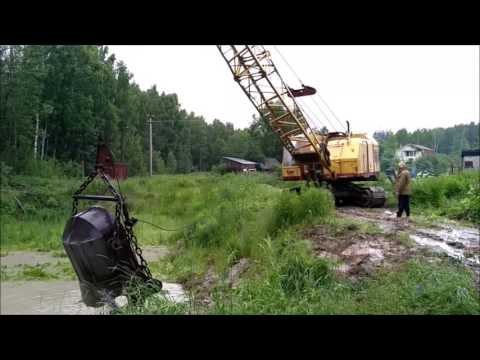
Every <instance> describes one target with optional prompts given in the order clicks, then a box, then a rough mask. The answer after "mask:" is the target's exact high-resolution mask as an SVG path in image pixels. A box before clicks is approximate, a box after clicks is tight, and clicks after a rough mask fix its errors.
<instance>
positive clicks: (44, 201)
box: [1, 174, 480, 314]
mask: <svg viewBox="0 0 480 360" xmlns="http://www.w3.org/2000/svg"><path fill="white" fill-rule="evenodd" d="M427 180H429V179H427ZM81 181H82V179H77V180H72V179H62V180H56V179H42V178H27V177H12V178H10V179H9V181H8V184H6V185H5V184H2V199H1V211H2V215H1V221H2V227H1V245H2V253H4V252H7V251H9V250H18V249H33V250H43V251H48V250H54V251H57V252H58V251H61V250H62V243H61V234H62V231H63V226H64V224H65V222H66V220H67V219H68V216H69V215H70V211H71V198H70V196H71V194H72V192H73V191H74V190H76V189H77V187H78V186H79V184H80V183H81ZM422 181H423V180H422ZM4 185H5V186H4ZM291 186H292V184H288V183H283V182H281V181H279V180H278V179H277V178H275V177H273V176H269V175H263V174H252V175H232V174H229V175H224V176H220V175H214V174H195V175H183V176H181V175H178V176H169V175H164V176H154V177H153V178H131V179H129V180H127V181H126V182H122V183H121V190H122V192H123V193H124V194H125V195H126V197H127V201H128V204H129V207H130V212H131V214H132V216H134V217H136V218H139V219H141V220H145V221H148V222H152V223H154V224H158V225H160V226H162V227H163V228H168V229H170V230H173V231H168V230H160V229H158V228H155V227H153V226H151V225H148V224H145V223H142V222H139V223H138V224H137V225H136V228H135V230H136V234H137V237H138V239H139V241H140V244H141V245H147V244H151V245H167V246H168V247H169V249H170V254H169V255H168V256H167V257H166V258H165V259H163V260H161V261H158V262H155V263H152V264H151V268H152V271H153V273H154V274H155V275H156V276H157V277H158V278H160V279H162V280H168V281H175V282H180V283H182V284H184V285H185V287H187V288H188V289H189V290H191V291H192V292H193V294H194V295H195V296H197V297H200V296H201V294H200V293H199V286H198V285H199V284H200V285H201V282H202V279H204V278H205V277H206V276H208V274H209V273H211V274H214V275H215V279H216V281H215V284H214V286H213V287H212V293H213V305H212V306H210V307H206V306H203V305H199V304H197V303H195V304H189V305H173V304H170V303H166V302H165V301H162V300H151V301H150V302H149V303H148V304H147V306H146V307H142V308H135V307H128V308H126V309H124V310H122V313H135V314H137V313H149V314H150V313H155V314H165V313H169V314H170V313H173V314H178V313H202V314H204V313H214V314H231V313H235V314H279V313H281V314H314V313H315V314H366V313H378V314H385V313H401V314H405V313H414V314H417V313H418V314H431V313H436V314H437V313H441V314H443V313H451V314H456V313H462V314H464V313H480V305H479V304H480V302H479V298H478V293H477V291H476V290H475V288H474V283H473V279H472V274H471V273H470V272H469V271H468V270H466V269H464V268H463V267H461V266H459V265H455V264H450V263H448V262H442V263H440V264H430V263H428V262H426V261H424V260H422V259H421V258H419V259H412V260H411V261H410V262H408V263H406V264H404V265H402V266H401V267H399V268H396V269H394V270H391V271H385V272H381V273H378V274H376V275H375V276H373V277H371V278H369V279H367V280H364V281H360V282H358V283H353V282H351V281H349V280H346V279H343V278H341V277H339V276H338V275H337V272H336V271H335V267H336V266H338V264H336V263H335V262H333V261H330V260H326V259H324V258H318V257H317V256H315V255H314V253H313V251H312V244H311V243H310V242H309V241H307V240H305V239H304V238H303V237H302V235H301V234H302V230H303V229H305V228H308V227H310V226H311V225H312V224H316V225H318V224H328V226H330V227H333V228H335V227H338V228H340V227H342V226H348V224H344V221H343V222H342V221H340V220H339V219H337V218H336V217H335V209H334V206H333V199H332V197H331V194H330V193H329V192H327V191H324V190H319V189H314V188H312V189H306V188H304V189H303V191H302V193H301V195H300V196H299V195H297V194H295V193H292V192H289V191H288V188H289V187H291ZM416 186H417V185H415V187H416ZM3 190H5V191H3ZM92 190H94V191H96V192H99V193H101V192H102V187H101V186H94V187H93V188H92ZM414 191H417V194H418V196H420V195H419V194H420V193H419V192H418V191H419V190H418V189H416V190H414ZM17 200H18V201H17ZM18 202H20V203H21V207H20V205H18ZM85 205H87V204H85ZM415 206H418V205H417V203H415ZM22 208H23V210H22ZM432 208H433V205H432ZM377 231H379V230H378V229H376V228H374V227H372V226H362V227H358V231H357V233H358V234H364V235H368V234H371V233H372V232H377ZM241 259H248V263H249V266H248V269H247V270H246V272H245V273H244V274H243V275H242V280H241V281H240V282H239V285H238V287H235V288H232V287H231V286H230V285H229V283H228V273H229V270H230V269H231V268H232V266H234V265H235V264H237V263H238V262H239V261H240V260H241ZM26 270H27V272H28V274H30V273H31V271H30V270H31V269H26ZM12 276H13V275H12ZM29 276H30V275H29Z"/></svg>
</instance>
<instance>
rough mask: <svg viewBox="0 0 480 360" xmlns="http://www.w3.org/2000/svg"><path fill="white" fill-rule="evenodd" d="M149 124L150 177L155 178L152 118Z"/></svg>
mask: <svg viewBox="0 0 480 360" xmlns="http://www.w3.org/2000/svg"><path fill="white" fill-rule="evenodd" d="M149 123H150V176H153V144H152V118H150V120H149Z"/></svg>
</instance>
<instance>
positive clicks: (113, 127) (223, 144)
mask: <svg viewBox="0 0 480 360" xmlns="http://www.w3.org/2000/svg"><path fill="white" fill-rule="evenodd" d="M132 77H133V74H131V73H130V72H129V71H128V68H127V66H126V64H125V63H123V62H122V61H120V60H117V59H116V58H115V55H114V54H109V51H108V48H107V47H106V46H83V45H82V46H63V45H54V46H5V45H3V46H0V159H1V161H2V162H4V164H5V165H7V166H9V167H10V168H12V169H13V171H14V172H15V173H26V174H28V173H34V172H35V171H40V170H39V169H38V167H39V165H38V164H39V163H41V164H42V165H41V166H42V167H48V163H49V162H50V163H52V162H53V163H55V164H56V166H58V165H59V164H64V165H63V166H64V167H65V168H66V169H69V170H71V171H73V172H81V168H80V164H82V163H83V164H85V167H86V168H87V169H90V168H91V167H92V165H93V162H94V161H95V151H96V144H97V139H98V138H99V137H101V138H103V139H104V140H105V141H106V142H107V143H108V144H109V146H110V148H111V150H112V152H113V153H114V155H115V160H116V161H122V162H126V163H128V165H129V172H130V174H131V175H142V174H146V173H147V167H148V165H147V164H148V163H149V162H148V161H149V160H148V159H149V136H148V135H149V134H148V126H147V121H148V119H149V118H151V119H152V120H153V121H156V123H155V124H154V125H153V131H152V132H153V148H154V150H155V152H154V172H155V173H188V172H191V171H195V170H199V171H204V170H210V169H211V167H212V166H213V165H215V164H218V163H219V162H220V160H221V158H222V156H227V155H231V156H239V157H245V158H248V159H251V160H254V161H262V160H263V159H264V158H265V157H277V158H279V157H281V146H280V143H279V141H278V140H277V139H276V137H274V136H271V134H270V133H269V131H268V129H267V128H266V127H265V126H264V124H263V123H262V122H261V121H260V120H259V119H258V118H253V119H252V123H251V126H250V127H249V128H247V129H235V128H234V126H233V124H231V123H228V122H226V123H224V122H222V121H220V120H218V119H214V120H213V122H212V123H210V124H209V123H207V122H206V121H205V119H204V118H203V117H202V116H199V115H196V114H194V113H192V112H188V111H187V110H185V109H182V107H181V106H180V102H179V99H178V98H177V95H176V94H165V93H163V92H162V93H159V91H158V90H157V88H156V87H155V86H153V87H152V88H150V89H148V90H146V91H142V90H141V89H140V88H139V86H138V85H137V84H136V83H135V82H134V81H132ZM159 86H161V84H159ZM252 113H253V111H252ZM37 124H38V130H37ZM35 143H36V147H35ZM35 148H36V149H37V151H36V154H35ZM41 160H43V161H42V162H41ZM50 165H51V164H50Z"/></svg>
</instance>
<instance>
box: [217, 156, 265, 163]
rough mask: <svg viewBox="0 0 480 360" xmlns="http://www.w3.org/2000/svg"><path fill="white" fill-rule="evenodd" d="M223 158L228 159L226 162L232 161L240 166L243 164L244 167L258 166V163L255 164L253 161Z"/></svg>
mask: <svg viewBox="0 0 480 360" xmlns="http://www.w3.org/2000/svg"><path fill="white" fill-rule="evenodd" d="M223 158H224V159H226V160H230V161H233V162H236V163H239V164H243V165H256V164H257V163H256V162H253V161H248V160H244V159H239V158H236V157H231V156H224V157H223Z"/></svg>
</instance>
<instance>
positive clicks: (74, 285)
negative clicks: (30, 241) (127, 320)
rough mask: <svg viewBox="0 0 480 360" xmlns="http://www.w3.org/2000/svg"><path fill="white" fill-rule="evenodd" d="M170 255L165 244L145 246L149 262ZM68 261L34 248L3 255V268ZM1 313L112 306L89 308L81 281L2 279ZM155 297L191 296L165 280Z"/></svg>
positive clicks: (122, 301) (95, 311)
mask: <svg viewBox="0 0 480 360" xmlns="http://www.w3.org/2000/svg"><path fill="white" fill-rule="evenodd" d="M167 254H168V249H167V248H166V247H164V246H145V247H143V252H142V255H143V257H144V258H145V259H146V260H147V262H153V261H157V260H159V259H161V258H162V257H164V256H166V255H167ZM59 261H61V262H66V263H69V260H68V258H66V257H65V258H59V257H58V256H54V255H53V254H51V253H43V252H34V251H15V252H9V253H8V254H6V255H5V256H2V257H1V258H0V262H1V265H2V268H4V269H15V268H18V267H21V266H24V265H29V266H37V265H42V266H43V265H50V264H53V263H57V262H59ZM0 285H1V288H0V290H1V302H0V305H1V306H0V314H50V315H55V314H58V315H61V314H63V315H101V314H108V313H110V312H111V311H112V309H113V308H112V306H104V307H100V308H92V307H88V306H86V305H85V304H83V302H82V301H81V293H80V288H79V284H78V281H68V280H51V281H37V280H34V281H2V282H1V284H0ZM154 296H157V297H158V296H162V297H165V299H167V300H168V301H172V302H175V303H183V302H187V301H188V299H189V298H188V296H187V294H186V292H185V291H184V289H183V287H182V286H181V285H180V284H174V283H167V282H163V289H162V291H161V292H160V293H158V294H155V295H154ZM126 304H127V300H126V297H124V296H119V297H117V298H116V299H115V304H114V305H115V306H116V307H122V306H125V305H126Z"/></svg>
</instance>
